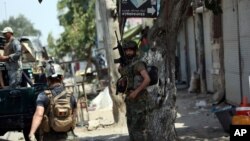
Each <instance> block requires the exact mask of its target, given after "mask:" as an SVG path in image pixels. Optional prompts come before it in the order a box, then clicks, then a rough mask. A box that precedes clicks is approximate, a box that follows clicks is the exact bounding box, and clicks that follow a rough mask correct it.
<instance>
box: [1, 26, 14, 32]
mask: <svg viewBox="0 0 250 141" xmlns="http://www.w3.org/2000/svg"><path fill="white" fill-rule="evenodd" d="M7 32H10V33H13V30H12V28H11V27H5V28H4V29H3V31H2V33H7Z"/></svg>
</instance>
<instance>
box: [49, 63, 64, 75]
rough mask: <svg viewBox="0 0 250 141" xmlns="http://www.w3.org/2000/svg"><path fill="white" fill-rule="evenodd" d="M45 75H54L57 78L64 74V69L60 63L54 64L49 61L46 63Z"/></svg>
mask: <svg viewBox="0 0 250 141" xmlns="http://www.w3.org/2000/svg"><path fill="white" fill-rule="evenodd" d="M45 75H46V77H47V78H48V77H53V78H56V77H58V76H63V75H64V71H63V69H62V68H61V66H60V65H58V64H54V63H49V64H47V65H46V68H45Z"/></svg>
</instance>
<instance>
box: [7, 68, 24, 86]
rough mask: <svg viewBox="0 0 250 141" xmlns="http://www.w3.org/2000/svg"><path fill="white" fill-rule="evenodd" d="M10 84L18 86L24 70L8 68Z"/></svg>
mask: <svg viewBox="0 0 250 141" xmlns="http://www.w3.org/2000/svg"><path fill="white" fill-rule="evenodd" d="M8 76H9V86H10V87H12V88H15V87H17V86H18V85H19V84H20V83H21V81H22V70H8Z"/></svg>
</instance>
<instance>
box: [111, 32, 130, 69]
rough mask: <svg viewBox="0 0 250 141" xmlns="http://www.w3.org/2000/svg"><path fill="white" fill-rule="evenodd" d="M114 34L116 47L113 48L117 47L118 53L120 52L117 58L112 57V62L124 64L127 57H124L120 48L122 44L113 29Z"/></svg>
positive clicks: (126, 62)
mask: <svg viewBox="0 0 250 141" xmlns="http://www.w3.org/2000/svg"><path fill="white" fill-rule="evenodd" d="M115 36H116V39H117V47H115V48H113V50H115V49H118V51H119V54H120V58H117V59H114V63H115V64H116V63H120V64H121V66H126V65H127V64H128V59H127V58H126V56H125V52H124V50H123V48H122V45H121V43H120V41H119V39H118V36H117V33H116V31H115Z"/></svg>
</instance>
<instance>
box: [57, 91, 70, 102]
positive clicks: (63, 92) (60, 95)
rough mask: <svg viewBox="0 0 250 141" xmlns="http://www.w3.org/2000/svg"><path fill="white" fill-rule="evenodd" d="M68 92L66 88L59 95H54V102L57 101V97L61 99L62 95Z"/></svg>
mask: <svg viewBox="0 0 250 141" xmlns="http://www.w3.org/2000/svg"><path fill="white" fill-rule="evenodd" d="M66 94H67V91H66V90H63V91H62V92H61V93H60V94H59V95H57V96H55V97H54V102H55V101H57V99H59V98H60V97H62V96H64V95H66Z"/></svg>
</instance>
